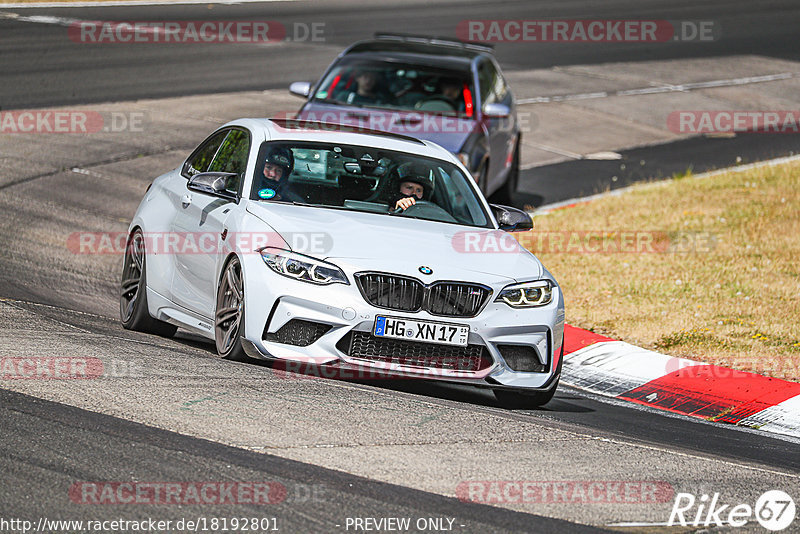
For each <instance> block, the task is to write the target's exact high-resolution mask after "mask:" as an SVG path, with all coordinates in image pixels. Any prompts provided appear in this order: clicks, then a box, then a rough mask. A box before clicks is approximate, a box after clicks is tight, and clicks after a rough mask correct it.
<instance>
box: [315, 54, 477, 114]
mask: <svg viewBox="0 0 800 534" xmlns="http://www.w3.org/2000/svg"><path fill="white" fill-rule="evenodd" d="M472 95H473V91H472V83H471V78H470V71H469V70H444V69H441V68H436V67H427V66H420V65H411V64H404V63H397V62H387V61H379V60H375V59H372V60H365V59H349V60H348V59H347V58H345V59H343V60H342V61H340V62H339V63H338V64H337V65H336V66H335V67H334V68H333V69H332V70H331V71H330V72H329V73H328V76H327V77H326V78H325V79H324V80H323V82H322V83H321V84H320V86H319V89H317V92H316V94H315V95H314V98H315V99H316V100H319V101H322V102H325V103H329V104H347V105H353V106H364V107H377V108H386V109H400V110H408V111H417V112H423V113H435V114H442V115H449V116H458V117H463V118H471V117H472V116H473V115H474V114H473V96H472Z"/></svg>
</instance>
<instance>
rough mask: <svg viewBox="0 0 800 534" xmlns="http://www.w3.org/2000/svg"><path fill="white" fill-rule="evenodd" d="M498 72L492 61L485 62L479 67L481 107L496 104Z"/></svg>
mask: <svg viewBox="0 0 800 534" xmlns="http://www.w3.org/2000/svg"><path fill="white" fill-rule="evenodd" d="M497 78H498V76H497V71H496V70H495V68H494V65H492V63H491V62H490V61H486V60H485V61H483V62H482V63H481V65H480V67H478V83H480V84H481V105H482V106H485V105H486V104H491V103H493V102H496V99H495V98H496V95H495V94H494V88H495V85H496V84H497Z"/></svg>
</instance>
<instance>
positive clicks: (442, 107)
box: [414, 95, 457, 111]
mask: <svg viewBox="0 0 800 534" xmlns="http://www.w3.org/2000/svg"><path fill="white" fill-rule="evenodd" d="M414 109H419V110H421V111H457V108H456V106H455V104H454V103H453V101H452V100H450V99H449V98H447V97H446V96H444V95H431V96H426V97H425V98H423V99H421V100H419V101H418V102H417V103H416V104H414Z"/></svg>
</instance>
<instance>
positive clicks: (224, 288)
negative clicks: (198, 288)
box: [214, 256, 248, 362]
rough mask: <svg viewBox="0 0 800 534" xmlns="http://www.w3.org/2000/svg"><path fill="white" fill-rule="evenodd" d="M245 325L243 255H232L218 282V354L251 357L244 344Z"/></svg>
mask: <svg viewBox="0 0 800 534" xmlns="http://www.w3.org/2000/svg"><path fill="white" fill-rule="evenodd" d="M242 325H244V278H243V277H242V264H241V263H240V262H239V258H237V257H236V256H231V258H230V259H229V260H228V263H226V264H225V267H224V268H223V269H222V276H221V277H220V280H219V285H218V286H217V306H216V308H215V312H214V341H215V343H216V345H217V354H219V355H220V356H221V357H222V358H224V359H226V360H233V361H237V362H243V361H247V359H248V357H247V354H245V352H244V348H243V347H242V338H241V332H242Z"/></svg>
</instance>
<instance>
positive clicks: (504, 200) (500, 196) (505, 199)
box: [494, 138, 520, 206]
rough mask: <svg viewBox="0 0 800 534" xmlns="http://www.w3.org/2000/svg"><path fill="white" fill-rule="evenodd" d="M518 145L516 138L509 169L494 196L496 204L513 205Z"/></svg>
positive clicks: (517, 172) (517, 176) (517, 174)
mask: <svg viewBox="0 0 800 534" xmlns="http://www.w3.org/2000/svg"><path fill="white" fill-rule="evenodd" d="M519 143H520V140H519V138H517V142H516V144H515V145H514V155H513V156H511V168H510V169H509V170H508V176H507V177H506V181H505V183H504V184H503V185H502V186H500V189H498V190H497V192H496V193H495V194H494V196H495V197H496V199H497V203H498V204H504V205H506V206H512V205H513V199H514V195H515V194H516V193H517V185H518V184H519Z"/></svg>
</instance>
